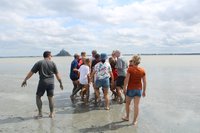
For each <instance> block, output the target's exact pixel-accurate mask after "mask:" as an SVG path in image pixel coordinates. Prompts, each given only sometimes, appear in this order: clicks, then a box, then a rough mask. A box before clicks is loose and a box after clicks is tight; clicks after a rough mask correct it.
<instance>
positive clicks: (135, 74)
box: [127, 66, 145, 90]
mask: <svg viewBox="0 0 200 133" xmlns="http://www.w3.org/2000/svg"><path fill="white" fill-rule="evenodd" d="M128 72H129V73H130V79H129V82H128V87H127V89H130V90H132V89H142V81H141V80H142V77H144V75H145V71H144V69H143V68H141V67H138V66H132V67H129V68H128Z"/></svg>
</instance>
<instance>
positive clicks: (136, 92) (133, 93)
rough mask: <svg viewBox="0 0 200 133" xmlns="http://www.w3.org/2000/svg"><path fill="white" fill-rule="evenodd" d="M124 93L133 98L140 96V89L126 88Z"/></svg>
mask: <svg viewBox="0 0 200 133" xmlns="http://www.w3.org/2000/svg"><path fill="white" fill-rule="evenodd" d="M126 95H127V96H129V97H131V98H133V97H135V96H138V97H141V96H142V90H127V92H126Z"/></svg>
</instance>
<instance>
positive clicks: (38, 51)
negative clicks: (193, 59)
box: [0, 0, 200, 57]
mask: <svg viewBox="0 0 200 133" xmlns="http://www.w3.org/2000/svg"><path fill="white" fill-rule="evenodd" d="M0 5H1V6H0V57H2V56H38V55H42V53H43V51H44V50H50V51H52V53H53V54H57V53H58V52H59V51H60V50H61V49H65V50H67V51H68V52H69V53H71V54H74V53H80V52H81V51H86V52H87V53H88V54H91V51H92V50H93V49H96V50H97V51H98V52H99V53H101V52H106V53H108V54H109V53H111V52H112V51H113V50H115V49H118V50H120V51H121V52H122V53H129V54H136V53H190V52H193V53H197V52H198V53H199V52H200V37H199V36H200V8H199V5H200V1H199V0H167V1H161V0H72V1H70V0H34V1H30V0H18V1H17V2H16V1H14V0H9V1H8V0H1V1H0Z"/></svg>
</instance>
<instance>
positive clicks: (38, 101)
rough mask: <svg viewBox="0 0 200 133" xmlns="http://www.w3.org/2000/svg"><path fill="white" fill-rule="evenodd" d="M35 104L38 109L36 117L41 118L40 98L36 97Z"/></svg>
mask: <svg viewBox="0 0 200 133" xmlns="http://www.w3.org/2000/svg"><path fill="white" fill-rule="evenodd" d="M36 104H37V108H38V115H37V116H36V117H42V100H41V96H36Z"/></svg>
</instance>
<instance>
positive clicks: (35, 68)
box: [31, 62, 40, 73]
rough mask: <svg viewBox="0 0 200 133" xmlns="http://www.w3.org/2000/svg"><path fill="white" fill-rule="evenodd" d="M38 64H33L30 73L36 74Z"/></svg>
mask: <svg viewBox="0 0 200 133" xmlns="http://www.w3.org/2000/svg"><path fill="white" fill-rule="evenodd" d="M39 64H40V63H39V62H37V63H35V64H34V66H33V67H32V69H31V72H33V73H37V72H38V71H39Z"/></svg>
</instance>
